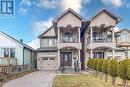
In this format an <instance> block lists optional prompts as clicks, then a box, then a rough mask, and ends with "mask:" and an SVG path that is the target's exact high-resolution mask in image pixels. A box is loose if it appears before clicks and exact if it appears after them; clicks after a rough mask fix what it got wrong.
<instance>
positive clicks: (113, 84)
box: [112, 77, 116, 86]
mask: <svg viewBox="0 0 130 87" xmlns="http://www.w3.org/2000/svg"><path fill="white" fill-rule="evenodd" d="M115 81H116V77H112V86H115Z"/></svg>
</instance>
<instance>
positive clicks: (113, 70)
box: [108, 59, 119, 86]
mask: <svg viewBox="0 0 130 87" xmlns="http://www.w3.org/2000/svg"><path fill="white" fill-rule="evenodd" d="M118 66H119V63H118V61H116V60H114V59H113V60H111V61H110V62H109V66H108V71H109V74H110V75H111V76H112V85H113V86H114V85H115V80H116V77H117V76H118V73H117V70H118Z"/></svg>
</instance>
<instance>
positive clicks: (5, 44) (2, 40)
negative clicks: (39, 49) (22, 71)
mask: <svg viewBox="0 0 130 87" xmlns="http://www.w3.org/2000/svg"><path fill="white" fill-rule="evenodd" d="M35 55H36V54H35V51H34V49H33V48H31V47H29V46H28V45H26V44H24V43H23V40H22V39H20V40H16V39H15V38H13V37H12V36H10V35H8V34H6V33H4V32H2V31H0V65H8V64H12V65H13V64H18V65H31V66H33V67H34V66H35V65H34V64H36V63H35V61H36V56H35Z"/></svg>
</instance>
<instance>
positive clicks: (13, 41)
mask: <svg viewBox="0 0 130 87" xmlns="http://www.w3.org/2000/svg"><path fill="white" fill-rule="evenodd" d="M0 34H2V35H3V36H4V37H6V38H7V39H9V40H11V41H13V42H14V43H16V44H17V45H19V46H20V47H23V46H22V45H21V44H19V43H18V42H16V41H15V40H13V39H12V38H10V37H8V36H7V35H6V34H4V33H2V32H0Z"/></svg>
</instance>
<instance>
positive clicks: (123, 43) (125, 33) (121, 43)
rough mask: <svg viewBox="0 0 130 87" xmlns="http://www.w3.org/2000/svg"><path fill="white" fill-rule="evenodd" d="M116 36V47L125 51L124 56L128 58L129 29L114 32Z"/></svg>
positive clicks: (129, 45)
mask: <svg viewBox="0 0 130 87" xmlns="http://www.w3.org/2000/svg"><path fill="white" fill-rule="evenodd" d="M116 33H117V34H118V37H117V45H118V47H120V48H124V49H125V56H126V57H127V58H130V30H129V29H121V30H119V31H117V32H116Z"/></svg>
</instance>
